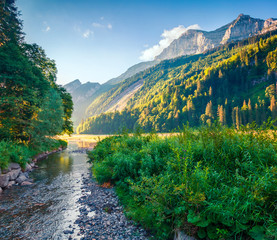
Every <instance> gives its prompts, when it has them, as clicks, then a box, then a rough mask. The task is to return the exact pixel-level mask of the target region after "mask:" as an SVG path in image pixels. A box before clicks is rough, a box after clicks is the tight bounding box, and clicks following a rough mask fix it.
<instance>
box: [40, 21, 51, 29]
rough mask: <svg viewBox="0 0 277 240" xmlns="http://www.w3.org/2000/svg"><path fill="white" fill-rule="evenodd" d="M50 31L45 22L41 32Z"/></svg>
mask: <svg viewBox="0 0 277 240" xmlns="http://www.w3.org/2000/svg"><path fill="white" fill-rule="evenodd" d="M50 30H51V27H50V26H49V25H48V23H47V22H46V21H44V22H43V29H42V31H43V32H49V31H50Z"/></svg>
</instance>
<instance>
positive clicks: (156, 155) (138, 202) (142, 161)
mask: <svg viewBox="0 0 277 240" xmlns="http://www.w3.org/2000/svg"><path fill="white" fill-rule="evenodd" d="M276 143H277V142H276V134H275V132H274V131H271V130H263V129H254V130H253V129H251V128H250V127H248V128H244V129H241V130H240V131H237V130H235V129H227V128H222V127H216V126H212V127H210V128H208V127H204V128H201V129H198V130H197V131H196V130H193V129H189V128H185V129H184V131H183V132H182V133H181V134H179V135H178V136H172V137H169V138H164V139H162V138H158V137H157V136H155V135H151V136H149V135H148V136H140V135H136V136H128V135H123V136H116V137H111V138H107V139H105V140H103V141H102V142H99V144H98V145H97V146H96V148H95V149H94V150H93V151H91V152H90V153H89V157H90V159H91V161H92V162H93V173H94V175H95V177H96V179H97V180H98V181H99V182H100V183H103V182H107V181H111V182H113V183H114V184H116V186H117V192H118V195H119V197H120V199H121V200H122V202H123V204H124V205H125V206H126V211H127V215H128V216H129V217H131V218H133V219H134V220H136V221H138V222H139V223H141V224H143V225H144V226H145V227H146V228H149V229H152V230H153V231H155V233H156V237H157V239H167V238H170V237H171V236H172V235H173V232H174V230H177V229H181V230H183V231H185V232H186V233H187V234H189V235H194V236H197V237H199V238H209V239H274V238H275V237H276V236H277V235H276V229H277V225H276V220H277V219H276V203H277V200H276V199H277V194H276V186H277V177H276V173H277V167H276V166H277V165H276V163H277V153H276V151H277V144H276Z"/></svg>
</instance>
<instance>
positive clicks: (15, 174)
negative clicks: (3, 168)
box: [8, 169, 21, 181]
mask: <svg viewBox="0 0 277 240" xmlns="http://www.w3.org/2000/svg"><path fill="white" fill-rule="evenodd" d="M20 171H21V169H15V170H12V171H10V172H9V173H8V175H9V176H10V181H12V180H15V179H16V178H17V177H18V175H19V173H20Z"/></svg>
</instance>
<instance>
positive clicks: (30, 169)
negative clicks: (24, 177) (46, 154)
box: [25, 163, 32, 172]
mask: <svg viewBox="0 0 277 240" xmlns="http://www.w3.org/2000/svg"><path fill="white" fill-rule="evenodd" d="M30 171H32V167H31V165H30V164H28V163H27V164H26V167H25V172H30Z"/></svg>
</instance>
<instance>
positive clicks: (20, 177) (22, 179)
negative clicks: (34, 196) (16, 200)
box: [15, 173, 27, 184]
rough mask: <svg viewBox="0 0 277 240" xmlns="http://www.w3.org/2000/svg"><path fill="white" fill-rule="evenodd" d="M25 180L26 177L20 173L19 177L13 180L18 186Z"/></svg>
mask: <svg viewBox="0 0 277 240" xmlns="http://www.w3.org/2000/svg"><path fill="white" fill-rule="evenodd" d="M26 180H27V177H26V176H25V175H24V174H23V173H21V174H20V175H19V177H18V178H17V179H16V180H15V181H16V182H17V183H19V184H21V183H23V182H24V181H26Z"/></svg>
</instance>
